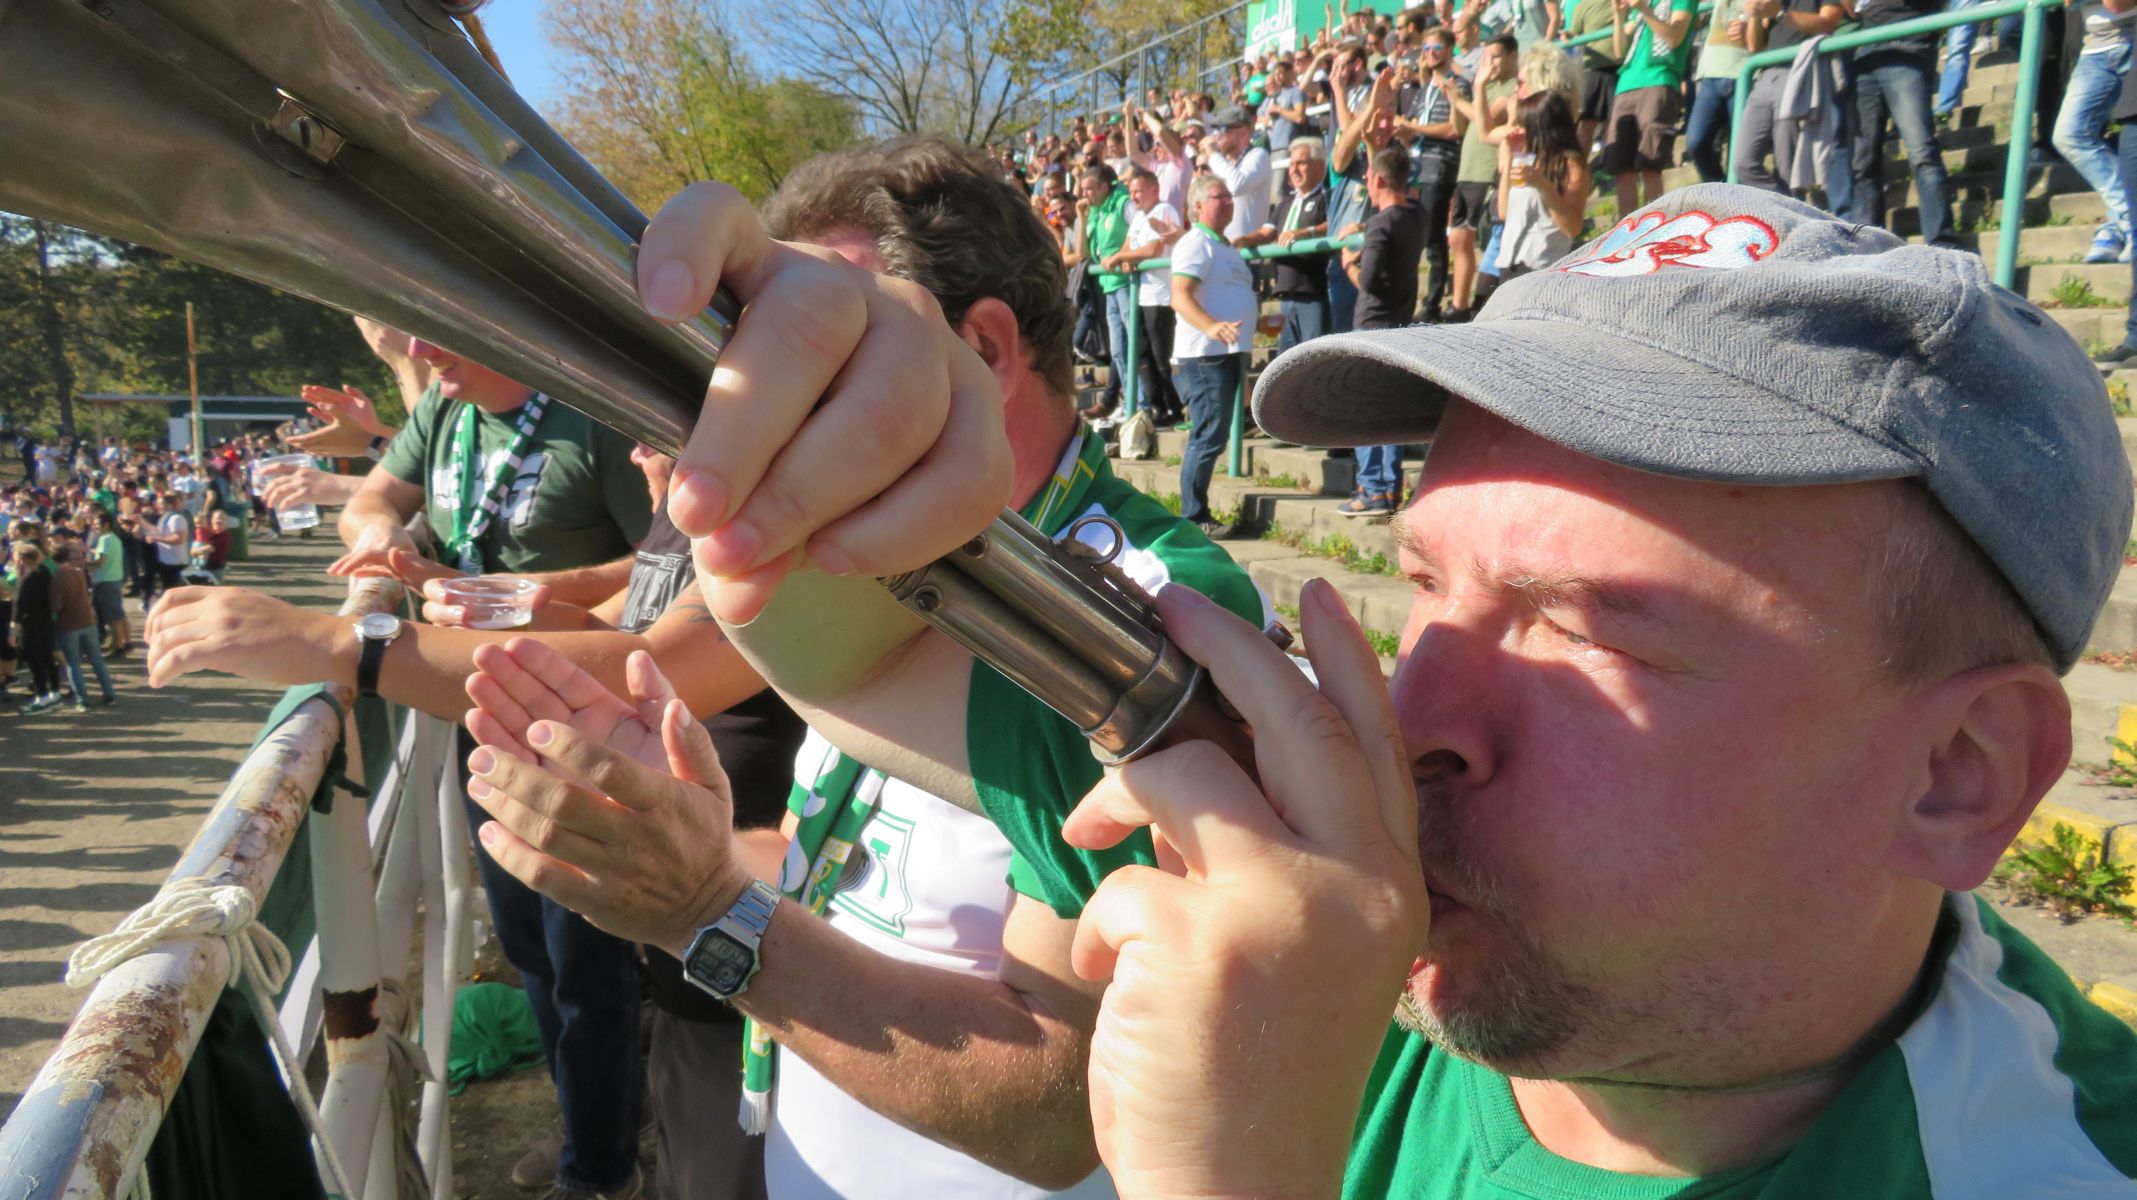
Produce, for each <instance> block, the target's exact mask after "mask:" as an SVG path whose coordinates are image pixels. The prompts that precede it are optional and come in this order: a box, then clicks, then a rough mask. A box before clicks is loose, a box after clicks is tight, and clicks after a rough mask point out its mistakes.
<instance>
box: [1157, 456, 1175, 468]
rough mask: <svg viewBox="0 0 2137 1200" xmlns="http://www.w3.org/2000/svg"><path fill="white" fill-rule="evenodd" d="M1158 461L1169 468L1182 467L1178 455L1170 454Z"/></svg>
mask: <svg viewBox="0 0 2137 1200" xmlns="http://www.w3.org/2000/svg"><path fill="white" fill-rule="evenodd" d="M1158 461H1160V462H1162V463H1164V464H1165V465H1166V466H1168V467H1177V466H1179V465H1180V456H1179V455H1177V454H1168V455H1166V456H1165V457H1164V458H1162V459H1159V460H1158Z"/></svg>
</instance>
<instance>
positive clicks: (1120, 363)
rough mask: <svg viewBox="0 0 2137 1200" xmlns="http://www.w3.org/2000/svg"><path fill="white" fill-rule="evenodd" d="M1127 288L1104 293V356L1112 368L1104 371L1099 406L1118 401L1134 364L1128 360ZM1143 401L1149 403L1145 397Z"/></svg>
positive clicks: (1109, 406)
mask: <svg viewBox="0 0 2137 1200" xmlns="http://www.w3.org/2000/svg"><path fill="white" fill-rule="evenodd" d="M1128 299H1129V297H1128V289H1127V288H1125V287H1123V288H1120V289H1118V290H1116V291H1111V292H1107V293H1106V358H1107V360H1108V361H1109V362H1111V363H1112V364H1113V369H1112V370H1111V371H1108V372H1106V392H1105V395H1103V396H1100V397H1099V398H1098V404H1099V406H1100V407H1101V408H1106V409H1111V408H1112V407H1113V406H1114V405H1116V404H1119V403H1120V388H1121V381H1122V380H1124V379H1126V378H1127V377H1128V372H1130V371H1133V370H1134V369H1135V364H1134V363H1132V362H1129V361H1128ZM1143 402H1144V403H1146V404H1147V403H1149V400H1148V398H1147V397H1145V398H1143Z"/></svg>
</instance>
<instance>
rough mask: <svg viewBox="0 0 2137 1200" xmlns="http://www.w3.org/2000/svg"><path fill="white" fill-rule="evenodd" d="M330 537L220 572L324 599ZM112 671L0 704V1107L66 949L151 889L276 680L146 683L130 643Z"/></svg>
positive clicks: (17, 1083) (50, 1030)
mask: <svg viewBox="0 0 2137 1200" xmlns="http://www.w3.org/2000/svg"><path fill="white" fill-rule="evenodd" d="M338 545H339V543H337V542H335V541H334V540H333V538H332V536H331V535H330V534H322V535H321V536H319V537H316V538H313V539H311V540H308V541H306V540H298V539H288V540H285V541H282V542H275V543H267V544H265V545H260V546H255V547H254V555H253V558H252V560H251V561H249V562H243V563H233V564H232V565H231V569H230V572H229V575H228V578H229V582H230V583H232V584H242V585H244V586H247V587H256V588H260V589H263V590H265V591H268V592H270V593H273V594H274V595H278V596H282V597H285V598H287V599H289V600H292V601H296V602H298V603H302V604H308V605H321V606H326V607H332V606H334V605H335V604H337V603H338V602H339V598H340V596H341V594H342V591H343V588H342V585H340V584H339V583H336V582H330V581H328V579H327V578H326V576H325V575H323V574H322V573H321V570H320V569H321V568H322V567H324V566H325V565H326V564H327V563H328V562H330V561H332V559H333V554H334V551H335V549H336V548H337V547H338ZM127 607H128V609H129V613H130V615H133V616H134V617H135V618H136V619H135V622H134V628H135V631H136V633H137V634H138V632H139V630H140V627H141V622H140V620H139V612H140V608H139V604H138V602H137V601H134V600H131V599H129V600H128V601H127ZM22 678H23V679H25V680H27V679H28V672H27V671H25V672H23V673H22ZM113 682H114V683H115V684H116V685H117V688H118V692H119V703H118V705H117V707H114V708H108V709H107V708H96V707H92V708H91V709H90V711H89V712H88V714H86V715H83V716H75V715H73V714H71V713H69V712H66V711H65V710H63V709H62V710H55V711H51V712H45V713H40V714H38V715H36V716H29V717H25V716H19V715H16V714H15V712H14V711H13V710H9V711H8V713H7V715H5V716H0V1112H9V1111H12V1110H13V1109H14V1106H15V1102H16V1101H17V1100H18V1099H20V1098H21V1094H22V1090H23V1089H24V1088H25V1087H26V1086H27V1085H28V1084H29V1082H30V1079H31V1077H32V1076H34V1075H35V1074H36V1073H37V1068H38V1066H39V1065H41V1064H42V1063H43V1062H44V1060H45V1057H46V1056H47V1055H48V1054H50V1053H51V1051H52V1047H53V1045H54V1044H55V1043H56V1042H57V1041H58V1039H59V1035H60V1033H61V1031H62V1030H64V1029H65V1028H66V1024H67V1021H68V1019H69V1018H71V1017H72V1016H73V1015H74V1010H75V1009H76V1008H77V1007H78V1006H79V1005H80V1003H81V1000H82V994H81V993H79V992H75V991H73V990H71V989H69V988H68V987H66V985H64V984H62V983H61V982H60V974H61V972H62V971H63V970H64V969H65V966H66V959H67V955H68V954H69V953H70V952H71V951H72V950H73V949H74V947H75V946H77V945H79V944H81V942H82V940H83V939H85V938H89V937H93V936H95V935H97V934H100V933H104V932H107V931H109V930H110V929H111V928H112V927H113V926H114V925H117V924H118V923H119V921H120V919H121V918H123V917H124V916H125V915H126V914H127V913H129V912H132V911H133V910H134V909H135V908H137V907H139V906H140V905H141V904H142V903H144V902H146V901H147V900H148V899H149V897H151V896H153V895H155V892H156V887H157V885H158V884H159V883H161V882H162V881H163V877H164V876H165V875H167V874H169V872H170V869H171V866H172V865H173V864H174V863H176V862H177V861H178V855H179V852H180V851H181V850H183V849H184V847H185V845H186V844H187V843H188V842H189V841H191V840H192V836H193V831H194V829H195V828H196V827H197V826H198V825H199V823H200V819H201V816H202V814H204V813H205V812H206V811H207V810H208V808H209V806H210V805H212V804H213V803H214V802H215V798H216V796H217V795H219V794H221V792H222V788H223V784H224V782H225V781H226V780H227V779H228V778H229V775H230V772H231V770H232V769H233V768H234V767H236V765H237V763H238V760H239V759H241V758H242V757H243V756H244V753H245V749H246V747H247V746H249V745H251V743H252V738H253V735H254V734H255V733H257V732H258V729H259V725H260V722H261V721H262V720H264V719H265V718H266V716H267V713H268V710H269V709H270V708H272V707H273V705H274V702H275V699H276V698H277V697H278V696H280V695H281V691H282V689H280V688H270V687H262V686H259V685H256V684H252V683H248V682H246V681H243V680H237V679H231V678H228V677H226V676H221V675H196V676H190V677H188V678H186V679H184V680H181V681H180V682H179V683H177V684H176V685H174V686H172V687H169V688H165V689H163V690H161V691H152V690H150V689H149V687H148V683H147V673H146V671H145V669H144V668H143V666H142V655H141V653H140V652H139V651H136V653H135V654H134V655H133V656H132V657H131V658H129V659H127V660H126V661H124V662H119V663H114V664H113ZM95 686H96V685H95V682H94V681H93V680H92V681H91V682H90V689H91V692H92V694H93V693H94V691H95ZM92 704H93V701H92Z"/></svg>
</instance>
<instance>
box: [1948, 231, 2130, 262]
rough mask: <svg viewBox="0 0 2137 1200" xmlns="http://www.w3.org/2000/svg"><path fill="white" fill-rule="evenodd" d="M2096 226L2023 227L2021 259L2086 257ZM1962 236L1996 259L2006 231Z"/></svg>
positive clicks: (1962, 242) (1966, 243) (1977, 250)
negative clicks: (1997, 250) (1997, 248)
mask: <svg viewBox="0 0 2137 1200" xmlns="http://www.w3.org/2000/svg"><path fill="white" fill-rule="evenodd" d="M2094 228H2095V226H2094V225H2092V224H2085V225H2079V224H2075V223H2073V224H2069V225H2042V226H2037V227H2035V228H2032V229H2022V230H2020V231H2019V235H2018V261H2019V262H2021V263H2024V262H2027V261H2032V262H2035V263H2063V262H2076V261H2078V260H2079V259H2082V258H2084V257H2085V253H2086V251H2088V250H2091V249H2092V235H2093V230H2094ZM1958 238H1959V244H1960V245H1962V246H1964V247H1966V248H1967V249H1969V250H1972V251H1974V252H1975V253H1976V254H1979V255H1980V256H1981V257H1983V258H1986V259H1989V260H1990V261H1992V262H1993V261H1994V260H1995V258H1996V247H1997V246H1998V244H2000V243H2001V242H2002V240H2003V231H2002V230H1999V229H1985V230H1980V231H1977V232H1973V233H1962V234H1959V235H1958ZM1907 240H1908V241H1911V242H1920V241H1921V240H1922V238H1921V235H1920V234H1916V235H1913V236H1911V237H1909V238H1908V239H1907ZM2125 269H2126V268H2125Z"/></svg>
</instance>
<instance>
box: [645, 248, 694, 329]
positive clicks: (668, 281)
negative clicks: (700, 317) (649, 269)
mask: <svg viewBox="0 0 2137 1200" xmlns="http://www.w3.org/2000/svg"><path fill="white" fill-rule="evenodd" d="M696 292H697V279H696V277H694V276H692V275H691V274H690V268H689V267H686V266H684V265H683V264H682V263H680V262H678V261H676V260H674V259H669V260H668V261H667V262H664V263H662V264H660V265H659V266H658V267H655V268H654V269H653V277H652V278H651V279H648V280H646V288H645V302H646V311H647V312H649V313H652V314H653V315H654V316H656V317H659V318H660V319H661V320H663V321H681V320H684V319H685V318H687V317H689V316H690V315H691V311H690V301H691V300H692V298H693V297H694V296H695V294H696Z"/></svg>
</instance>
